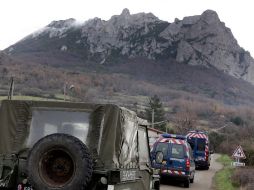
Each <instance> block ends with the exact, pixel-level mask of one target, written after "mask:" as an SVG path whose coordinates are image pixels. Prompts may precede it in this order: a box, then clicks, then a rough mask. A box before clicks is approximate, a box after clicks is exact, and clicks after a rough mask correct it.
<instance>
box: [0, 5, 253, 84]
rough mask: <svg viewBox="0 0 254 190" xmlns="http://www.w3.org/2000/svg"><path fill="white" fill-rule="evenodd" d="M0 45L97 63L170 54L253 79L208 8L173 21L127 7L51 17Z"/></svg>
mask: <svg viewBox="0 0 254 190" xmlns="http://www.w3.org/2000/svg"><path fill="white" fill-rule="evenodd" d="M5 51H6V52H8V53H10V54H13V55H18V54H19V53H21V52H22V54H24V53H29V52H31V51H33V52H35V51H37V52H42V51H44V52H45V51H61V52H62V53H66V54H67V53H68V52H72V53H73V52H76V53H79V54H80V57H82V58H83V59H84V61H87V60H89V61H91V60H93V61H94V62H97V63H100V64H106V63H107V64H110V63H111V62H114V61H115V62H117V61H116V59H114V58H117V60H119V59H120V58H121V59H131V58H135V57H146V58H148V59H153V60H169V59H171V60H172V59H174V60H176V61H177V62H178V63H183V64H188V65H194V66H195V65H203V66H205V67H214V68H217V69H218V70H222V71H224V72H225V73H227V74H229V75H231V76H234V77H236V78H241V79H244V80H247V81H249V82H251V83H252V84H254V60H253V58H252V57H251V55H250V53H249V52H247V51H245V50H244V49H243V48H241V47H240V46H239V45H238V43H237V41H236V39H235V38H234V36H233V34H232V32H231V31H230V29H229V28H227V27H226V26H225V24H224V23H223V22H221V21H220V19H219V17H218V15H217V13H216V12H215V11H212V10H207V11H205V12H204V13H203V14H201V15H198V16H191V17H185V18H183V20H179V19H175V22H173V23H168V22H165V21H162V20H160V19H158V18H157V17H156V16H154V15H153V14H152V13H148V14H146V13H138V14H130V12H129V10H128V9H124V10H123V12H122V13H121V14H120V15H116V16H112V17H111V19H110V20H108V21H104V20H101V19H99V18H94V19H91V20H88V21H86V22H84V23H77V22H76V21H75V20H74V19H68V20H63V21H54V22H52V23H51V24H49V25H48V26H46V27H45V28H43V29H42V30H40V31H37V32H35V33H33V34H31V35H29V36H28V37H26V38H24V39H23V40H22V41H20V42H18V43H17V44H14V45H13V46H11V47H10V48H8V49H7V50H5ZM169 64H170V63H169Z"/></svg>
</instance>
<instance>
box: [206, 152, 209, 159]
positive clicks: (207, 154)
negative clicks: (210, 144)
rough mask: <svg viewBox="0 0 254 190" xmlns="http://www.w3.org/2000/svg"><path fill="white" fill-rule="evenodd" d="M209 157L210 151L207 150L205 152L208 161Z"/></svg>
mask: <svg viewBox="0 0 254 190" xmlns="http://www.w3.org/2000/svg"><path fill="white" fill-rule="evenodd" d="M208 157H209V152H208V151H206V152H205V160H206V161H208Z"/></svg>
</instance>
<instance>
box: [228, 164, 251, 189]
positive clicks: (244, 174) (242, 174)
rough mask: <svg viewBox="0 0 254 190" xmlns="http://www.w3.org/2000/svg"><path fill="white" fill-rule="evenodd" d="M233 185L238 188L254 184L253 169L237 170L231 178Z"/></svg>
mask: <svg viewBox="0 0 254 190" xmlns="http://www.w3.org/2000/svg"><path fill="white" fill-rule="evenodd" d="M231 179H232V181H233V185H234V186H236V187H239V186H241V187H245V186H247V185H248V184H249V183H253V180H254V169H253V168H237V169H236V170H235V172H234V173H233V175H232V177H231Z"/></svg>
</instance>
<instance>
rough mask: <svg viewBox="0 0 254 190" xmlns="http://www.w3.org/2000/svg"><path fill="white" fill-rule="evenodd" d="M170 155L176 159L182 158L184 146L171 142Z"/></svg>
mask: <svg viewBox="0 0 254 190" xmlns="http://www.w3.org/2000/svg"><path fill="white" fill-rule="evenodd" d="M171 157H172V158H178V159H182V158H184V146H183V145H182V144H172V149H171Z"/></svg>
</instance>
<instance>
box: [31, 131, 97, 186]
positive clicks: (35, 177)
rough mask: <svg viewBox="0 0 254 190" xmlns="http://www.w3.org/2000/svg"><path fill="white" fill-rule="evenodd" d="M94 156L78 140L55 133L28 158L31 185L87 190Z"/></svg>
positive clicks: (33, 149)
mask: <svg viewBox="0 0 254 190" xmlns="http://www.w3.org/2000/svg"><path fill="white" fill-rule="evenodd" d="M92 166H93V164H92V157H91V155H90V154H89V151H88V148H87V147H86V145H84V144H83V143H82V142H81V141H80V140H79V139H77V138H76V137H73V136H70V135H66V134H52V135H49V136H46V137H44V138H43V139H41V140H39V141H38V142H37V143H36V144H35V145H34V147H33V148H32V150H31V151H30V154H29V156H28V177H29V182H30V183H31V185H32V186H33V187H34V188H35V189H41V190H46V189H54V190H73V189H75V190H85V189H86V186H87V184H88V182H89V181H90V179H91V177H92Z"/></svg>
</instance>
